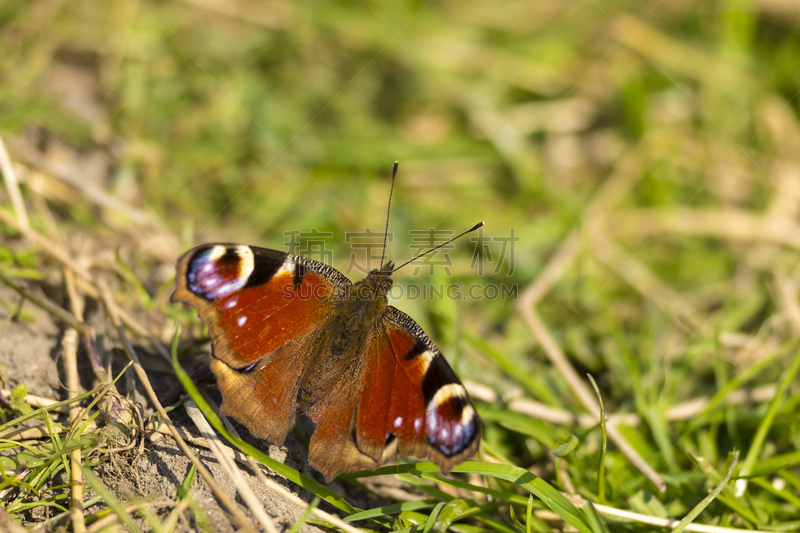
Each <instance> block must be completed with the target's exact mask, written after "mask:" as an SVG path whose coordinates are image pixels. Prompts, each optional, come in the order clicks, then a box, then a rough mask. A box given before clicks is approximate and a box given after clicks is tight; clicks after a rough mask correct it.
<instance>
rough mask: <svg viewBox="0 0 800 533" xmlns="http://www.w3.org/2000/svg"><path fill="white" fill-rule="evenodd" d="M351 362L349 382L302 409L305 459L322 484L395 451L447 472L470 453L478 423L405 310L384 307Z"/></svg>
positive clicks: (371, 465) (376, 463)
mask: <svg viewBox="0 0 800 533" xmlns="http://www.w3.org/2000/svg"><path fill="white" fill-rule="evenodd" d="M356 360H357V361H359V362H360V364H359V365H358V368H356V369H354V375H351V376H352V377H351V379H350V380H348V381H346V380H342V381H340V382H339V383H337V386H336V388H334V390H332V391H331V393H330V394H329V395H328V397H327V398H325V399H323V400H322V401H320V402H318V403H317V404H316V405H314V407H313V408H312V409H311V410H309V412H308V414H309V416H311V418H312V419H313V420H314V421H315V422H317V429H316V431H315V432H314V435H313V436H312V438H311V445H310V451H309V463H310V464H311V466H313V467H314V468H316V469H317V470H319V471H320V472H322V474H323V475H324V476H325V479H326V480H327V481H330V480H332V479H333V478H334V477H336V476H337V475H338V474H340V473H342V472H352V471H354V470H361V469H374V468H377V467H378V466H380V465H382V464H385V463H387V462H389V461H391V460H392V459H394V458H395V456H397V455H398V453H399V454H400V455H406V456H414V457H419V458H425V459H430V460H432V461H433V462H435V463H436V464H438V465H439V466H440V467H441V468H442V470H444V471H449V470H450V469H451V468H452V467H453V466H455V465H456V464H458V463H460V462H461V461H463V460H465V459H467V458H469V457H471V456H472V455H474V454H475V453H476V452H477V450H478V446H479V443H480V434H481V426H480V420H479V419H478V415H477V413H476V411H475V408H474V407H473V405H472V403H471V402H470V400H469V398H468V396H467V392H466V390H465V389H464V386H463V385H462V384H461V382H460V381H459V380H458V378H457V377H456V375H455V373H453V371H452V370H451V369H450V366H449V365H448V364H447V361H446V360H445V359H444V357H443V356H442V355H441V353H439V350H438V349H437V348H436V347H435V346H434V345H433V342H431V340H430V338H429V337H428V336H427V335H426V334H425V332H424V331H422V328H420V327H419V325H417V323H416V322H414V321H413V320H412V319H411V318H410V317H409V316H408V315H406V314H404V313H402V312H401V311H399V310H397V309H395V308H394V307H388V308H387V310H386V312H385V313H384V315H383V319H382V320H381V321H380V322H379V323H378V325H377V327H376V328H375V330H374V331H373V333H372V334H371V335H370V338H369V340H368V342H367V346H366V347H365V350H364V352H362V353H361V354H359V356H358V357H357V358H356ZM354 384H356V386H355V387H354ZM358 384H360V387H359V386H358ZM334 397H335V398H336V399H337V401H335V402H334V401H326V400H328V398H334Z"/></svg>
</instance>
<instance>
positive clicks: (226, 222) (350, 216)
mask: <svg viewBox="0 0 800 533" xmlns="http://www.w3.org/2000/svg"><path fill="white" fill-rule="evenodd" d="M799 18H800V4H797V3H795V2H781V1H778V0H760V1H756V0H753V1H747V0H729V1H716V2H689V1H685V0H670V1H667V0H664V1H660V2H644V3H643V2H632V1H588V2H583V1H570V2H529V1H508V2H479V1H452V0H451V1H437V2H371V1H365V2H337V1H323V0H320V1H314V2H307V3H297V2H283V1H269V2H256V1H251V0H231V1H223V0H205V1H200V0H172V1H149V0H148V1H141V2H140V1H133V0H108V1H104V2H99V1H83V2H65V1H63V0H39V1H36V2H28V1H22V0H4V1H3V2H2V3H0V49H2V53H1V54H0V132H2V134H3V135H4V136H5V137H6V140H7V142H8V144H9V146H10V149H11V151H12V155H14V156H15V157H17V158H19V159H20V160H21V161H22V162H24V163H25V164H26V165H28V168H29V170H31V169H32V170H31V172H30V173H29V174H27V175H25V176H24V177H23V178H24V179H23V184H24V186H25V187H29V188H30V190H31V191H33V192H32V193H31V194H35V195H40V196H41V197H42V198H44V200H45V201H46V202H47V204H48V205H49V206H50V207H51V208H52V210H53V211H54V213H55V215H56V217H57V219H58V221H59V223H60V224H63V225H64V227H65V228H67V229H66V230H65V231H79V230H80V231H86V230H88V231H91V232H95V233H97V234H100V235H103V236H104V237H103V238H105V239H108V240H109V241H111V242H114V241H117V244H119V243H124V244H125V246H126V247H127V248H130V249H131V250H135V251H136V253H131V254H130V257H132V258H133V259H132V265H131V267H132V268H133V269H134V270H135V271H136V272H137V273H138V274H139V275H140V276H141V277H142V278H143V279H144V280H145V283H146V285H147V286H148V288H152V289H153V290H152V292H155V293H158V294H160V295H161V301H162V302H163V300H164V299H165V298H166V295H168V287H169V283H170V279H169V271H168V270H164V269H163V268H162V267H163V265H170V264H172V263H173V261H174V258H175V257H176V256H177V255H178V254H179V253H180V252H181V251H182V250H183V249H185V248H186V247H188V246H189V245H190V244H191V243H193V242H197V241H207V240H226V241H234V242H244V243H249V244H254V245H260V246H266V247H272V248H282V247H283V245H284V242H285V241H286V237H285V236H284V232H286V231H290V230H300V231H308V230H310V229H311V228H316V229H317V230H319V231H323V232H331V233H332V235H333V237H331V238H330V239H329V240H328V241H327V244H328V246H329V247H330V248H331V249H332V250H333V251H334V256H333V265H334V266H335V267H337V268H339V269H340V270H344V269H345V267H346V265H347V261H348V257H349V253H350V249H349V245H348V244H347V243H346V242H345V239H344V234H345V233H346V232H353V231H362V230H363V229H364V228H365V227H370V228H372V229H373V230H374V231H382V228H383V223H384V217H385V209H386V201H387V198H388V193H389V178H390V173H391V166H392V163H393V162H394V161H395V160H399V161H400V172H399V175H398V182H397V186H396V188H395V194H394V200H393V211H392V219H391V223H390V229H391V230H392V231H393V232H394V234H395V237H396V238H395V242H394V243H393V244H392V246H391V247H390V255H391V257H392V258H393V259H395V260H397V261H402V260H404V259H407V258H408V257H409V254H410V251H409V250H410V248H409V246H410V245H411V237H410V236H409V231H410V230H420V229H422V230H427V229H428V228H432V227H433V228H437V229H440V230H454V231H456V232H458V231H462V230H464V229H466V228H468V227H470V226H472V225H473V224H474V223H476V222H478V221H480V220H483V221H485V222H486V228H485V234H486V235H487V236H508V235H509V234H510V232H511V231H512V228H513V231H514V232H515V235H516V236H517V237H519V239H520V240H519V242H517V243H516V245H515V247H514V253H513V256H506V257H505V258H504V260H505V261H506V263H504V266H506V267H509V268H504V269H502V270H501V272H499V273H496V274H495V273H492V272H491V270H492V269H487V270H489V271H490V272H488V273H485V275H484V276H479V275H478V273H477V272H476V270H475V269H474V268H471V263H472V258H473V252H474V249H475V243H473V242H470V241H469V239H467V238H465V239H462V240H461V241H460V242H459V243H458V244H457V247H456V250H455V251H454V252H452V253H451V256H452V258H453V260H454V264H453V268H452V276H451V277H450V278H447V279H440V278H436V281H437V282H442V283H445V282H447V281H448V279H452V280H456V281H458V282H461V283H466V284H469V283H478V284H486V283H505V284H510V285H513V284H516V285H517V286H518V287H519V290H520V291H523V290H524V289H525V288H526V287H527V286H529V284H531V283H532V282H533V281H534V280H536V279H537V276H539V275H540V274H541V273H542V271H543V268H544V266H545V265H546V264H547V262H548V261H550V259H551V257H552V256H553V254H554V253H555V251H556V250H558V249H559V247H560V246H562V244H564V243H565V242H566V239H567V238H568V235H570V232H571V231H573V230H575V231H576V232H577V233H576V235H577V242H578V248H579V250H578V251H577V253H576V257H575V260H574V261H572V262H570V263H568V264H567V265H565V267H564V268H562V269H560V270H559V271H558V275H557V277H556V280H555V283H554V284H553V286H552V290H551V291H548V292H547V294H546V295H545V296H544V297H543V299H542V301H541V304H540V305H539V311H540V313H541V314H542V317H543V319H544V320H545V322H546V323H547V324H548V325H549V326H550V327H551V328H552V330H553V333H554V334H555V336H556V339H557V341H558V342H559V344H560V345H561V346H562V347H563V348H564V350H565V351H566V353H567V355H568V357H570V359H571V361H572V362H573V365H575V366H576V367H577V368H578V370H579V371H580V372H592V373H593V374H594V375H595V376H596V377H597V379H598V382H599V383H600V388H601V391H602V392H603V395H604V398H605V399H606V401H607V408H609V409H613V410H630V411H634V412H638V413H640V414H642V415H643V416H644V419H645V420H646V422H647V423H646V424H645V425H646V426H647V427H646V428H643V429H642V428H640V430H639V431H638V432H635V434H634V432H632V436H631V438H632V439H633V440H634V443H635V445H636V446H639V447H640V449H641V450H642V451H643V453H645V455H646V456H647V457H648V460H649V461H650V462H651V464H654V465H655V466H656V467H657V468H658V469H659V470H670V471H678V470H679V469H681V468H692V467H693V466H692V465H693V463H692V462H691V460H690V459H689V458H688V455H686V454H685V452H696V453H698V454H703V455H704V456H706V457H707V458H708V459H709V461H711V462H715V461H724V458H725V452H726V451H727V450H728V449H731V448H732V447H738V448H739V449H747V448H748V446H749V444H750V438H751V436H752V430H753V429H754V427H755V424H756V423H757V421H758V419H759V416H760V414H763V410H762V411H758V410H756V411H754V412H753V413H752V414H753V416H752V417H750V418H747V417H745V418H746V419H742V420H738V419H737V421H736V424H742V425H741V426H736V424H733V425H729V426H725V425H724V424H723V425H722V426H721V427H717V426H714V429H713V431H711V430H706V429H702V430H701V429H698V427H696V426H692V427H691V428H687V427H686V426H681V425H680V423H675V424H673V425H670V426H668V425H667V422H666V419H665V418H664V412H665V411H666V410H667V409H668V408H669V407H670V406H672V405H674V404H676V403H677V402H680V401H684V400H688V399H692V398H696V397H706V396H708V395H711V394H713V393H714V392H715V391H717V390H722V389H723V388H724V387H725V385H726V384H728V383H729V382H730V380H731V379H733V378H734V377H736V376H738V375H739V374H740V372H743V371H744V369H747V368H749V367H750V366H751V365H752V364H754V362H756V361H758V360H760V359H761V358H762V357H763V356H764V355H765V354H766V353H772V352H771V351H770V350H774V349H775V348H776V347H782V346H785V345H786V343H788V342H789V341H791V340H792V339H794V338H795V337H796V335H797V334H798V332H800V311H798V306H797V287H798V283H800V270H798V255H797V250H798V248H800V237H799V236H800V226H798V224H797V222H796V221H797V217H798V216H800V209H799V207H800V204H799V203H798V201H797V200H798V198H800V126H799V125H798V120H797V119H798V100H797V95H798V91H800V68H798V65H800V26H798V19H799ZM37 158H38V159H37ZM48 165H49V166H48ZM56 167H57V168H61V169H62V171H63V173H64V175H65V176H69V175H73V176H77V177H78V181H81V182H82V183H83V185H81V186H75V185H74V184H73V185H70V184H69V180H66V178H64V177H62V178H58V179H55V181H54V182H50V181H47V180H48V179H52V178H48V177H47V176H45V178H42V179H44V180H45V181H44V182H40V181H36V179H35V178H37V176H36V173H37V169H38V170H42V171H46V172H44V174H48V173H49V174H57V173H56V172H55V171H53V168H56ZM48 169H49V170H48ZM620 175H622V178H619V176H620ZM615 176H617V178H619V179H620V180H621V181H622V182H624V183H627V185H623V186H621V188H620V189H619V191H620V192H619V194H618V197H614V198H613V199H612V200H609V201H607V202H606V201H601V202H600V205H601V209H600V211H603V213H604V214H603V220H602V222H601V221H600V220H599V219H598V220H595V219H592V218H590V216H589V214H588V213H587V206H590V205H592V202H593V201H594V199H596V198H597V194H598V191H599V190H601V187H602V186H603V184H606V183H609V182H610V181H611V180H613V179H615V178H614V177H615ZM25 180H28V181H27V182H26V181H25ZM626 180H627V181H626ZM37 183H46V184H47V183H56V184H60V185H58V186H56V185H48V186H41V184H40V185H39V186H37V185H36V184H37ZM65 183H66V185H65ZM25 190H26V191H27V190H28V189H25ZM92 191H95V192H96V191H104V194H107V195H108V197H111V198H116V199H118V200H121V201H122V202H124V203H125V204H126V205H130V206H132V207H133V208H134V209H133V210H132V211H130V212H128V211H126V210H125V209H121V208H116V207H109V204H108V203H107V202H105V201H104V200H102V201H101V200H98V199H97V198H96V197H94V196H93V193H92ZM612 196H613V194H612ZM104 198H105V197H104ZM139 215H142V218H137V217H138V216H139ZM34 225H37V226H38V227H45V226H46V220H44V219H43V218H42V217H41V216H34ZM143 228H144V229H143ZM154 228H157V229H154ZM171 235H178V236H180V237H179V238H175V239H173V240H169V238H172V237H169V236H171ZM168 237H169V238H168ZM165 239H166V240H165ZM162 241H163V242H162ZM500 251H501V249H500V245H498V244H496V243H495V244H494V245H493V247H492V248H491V253H492V254H494V255H493V256H492V257H491V258H490V257H489V256H488V255H487V256H486V257H484V259H486V260H487V261H488V260H489V259H492V260H494V259H496V257H497V256H498V254H499V253H500ZM426 270H427V269H423V270H422V273H421V274H420V275H419V276H418V277H416V278H413V279H408V278H407V277H405V276H407V275H408V274H410V270H408V269H407V270H406V271H405V272H404V273H403V275H399V276H398V277H399V278H400V279H401V280H402V282H403V283H406V282H412V283H415V284H421V283H427V282H428V281H429V276H428V275H427V273H426ZM509 270H510V271H511V272H509ZM154 272H155V273H154ZM434 277H435V276H434ZM548 288H549V287H548ZM514 304H515V302H514V301H513V300H509V299H504V300H492V301H487V300H480V301H464V302H452V301H436V302H419V301H415V302H405V303H404V304H403V305H399V306H400V307H402V308H403V309H404V310H405V311H407V312H409V313H410V314H412V315H413V316H414V317H415V318H416V319H417V320H418V321H419V322H420V323H422V325H423V326H424V327H425V328H426V329H427V330H428V331H429V332H430V333H431V334H432V336H433V337H434V338H435V339H436V341H437V343H438V344H439V345H440V347H441V348H442V351H443V352H445V353H446V354H447V355H448V358H450V360H451V361H455V366H456V369H457V371H459V372H460V373H461V374H462V375H463V376H465V377H467V378H477V379H478V380H479V381H483V382H487V383H489V384H491V385H494V386H496V387H498V389H499V390H501V391H503V390H506V389H507V388H509V387H511V388H515V387H516V388H520V389H522V390H525V391H527V393H528V394H529V395H530V396H531V397H533V398H534V399H538V400H542V401H545V402H547V403H550V404H552V405H556V406H560V407H564V408H567V409H580V407H579V403H578V402H577V401H576V400H575V399H574V396H573V395H572V393H571V392H570V390H569V389H568V387H567V386H566V384H564V382H563V380H561V378H560V376H559V374H558V372H557V371H556V370H554V369H553V368H552V366H551V365H550V364H549V363H548V361H547V359H546V358H545V357H544V355H543V354H542V352H541V350H540V349H539V348H538V345H537V344H536V342H534V340H533V337H532V336H531V334H530V332H529V331H528V330H527V329H526V326H525V324H524V322H523V321H522V320H521V319H520V318H519V312H518V310H517V309H516V308H515V306H514ZM462 355H463V356H464V357H462ZM782 369H783V365H781V364H780V363H777V362H776V363H775V364H769V365H765V367H764V368H763V369H760V370H759V373H756V374H754V375H753V378H752V380H751V381H750V382H748V383H752V386H756V385H758V384H759V383H774V382H775V380H776V379H777V378H778V377H779V376H780V373H781V370H782ZM523 374H524V375H523ZM748 379H750V378H748ZM749 386H750V385H748V387H749ZM792 398H793V399H792V402H794V403H790V405H797V401H798V397H797V396H796V394H795V396H793V397H792ZM759 413H760V414H759ZM711 414H713V413H708V412H707V413H705V415H708V416H710V415H711ZM783 423H785V424H786V427H785V428H784V430H789V431H784V430H781V431H779V433H778V434H775V435H772V436H771V437H770V439H771V440H772V447H771V448H770V450H769V451H770V452H772V453H779V452H786V451H787V450H794V449H796V447H797V445H798V442H797V436H796V435H797V433H796V432H794V430H793V429H792V428H796V426H797V420H796V417H795V418H788V419H783ZM734 426H735V427H734ZM503 431H504V430H503V429H502V428H500V427H499V426H493V425H492V424H491V423H490V424H488V425H487V431H486V438H487V440H488V441H490V442H493V443H494V445H495V446H497V447H498V449H500V450H502V451H504V452H505V453H507V454H508V455H509V456H511V457H517V458H518V459H517V461H518V462H519V464H522V465H526V464H530V463H532V462H535V461H536V460H537V458H540V457H541V454H542V453H543V451H542V448H541V447H540V446H539V445H538V444H536V443H530V442H527V443H526V444H521V443H520V442H517V441H513V440H511V441H510V440H509V439H508V438H507V435H506V434H505V433H503ZM618 467H619V468H622V467H621V466H619V465H618ZM620 479H622V477H620ZM631 483H632V486H633V485H635V484H636V483H638V481H637V482H634V481H632V482H631Z"/></svg>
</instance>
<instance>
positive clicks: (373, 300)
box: [172, 163, 482, 482]
mask: <svg viewBox="0 0 800 533" xmlns="http://www.w3.org/2000/svg"><path fill="white" fill-rule="evenodd" d="M396 173H397V163H395V166H394V172H393V175H392V186H394V177H395V175H396ZM390 202H391V195H390ZM387 224H388V213H387ZM481 225H482V223H481V224H478V225H477V226H475V227H474V228H472V229H471V230H469V231H473V230H475V229H477V228H478V227H480V226H481ZM469 231H468V232H469ZM468 232H465V233H468ZM462 235H463V234H462ZM385 246H386V244H385V242H384V250H385ZM396 270H397V269H396V268H395V266H394V263H392V262H391V261H388V262H386V263H384V264H383V265H382V266H381V268H380V269H378V270H372V271H371V272H370V273H369V274H368V275H367V277H366V279H364V280H362V281H360V282H358V283H356V284H353V283H352V282H351V281H350V280H349V279H348V278H347V277H346V276H345V275H344V274H342V273H340V272H339V271H337V270H335V269H334V268H332V267H330V266H328V265H326V264H324V263H321V262H319V261H315V260H312V259H309V258H305V257H300V256H296V255H292V254H289V253H286V252H281V251H278V250H269V249H265V248H257V247H255V246H247V245H243V244H203V245H200V246H197V247H196V248H193V249H191V250H189V251H188V252H186V253H185V254H184V255H183V256H182V257H181V258H180V259H179V260H178V266H177V287H176V289H175V292H174V293H173V295H172V301H173V302H185V303H187V304H189V305H191V306H192V307H194V308H195V309H197V311H198V313H199V315H200V317H201V318H202V319H203V320H204V321H205V322H206V323H207V324H208V329H209V333H210V335H211V339H212V342H213V358H212V361H211V370H212V371H213V372H214V374H215V376H216V378H217V382H218V385H219V389H220V391H221V393H222V406H221V412H222V414H225V415H230V416H233V417H234V418H236V419H237V420H239V421H240V422H242V423H243V424H244V425H246V426H247V427H248V428H249V429H250V431H251V433H253V435H255V436H257V437H260V438H264V439H266V440H267V441H269V442H271V443H273V444H277V445H280V444H282V443H283V441H284V439H285V438H286V435H287V434H288V433H289V431H290V430H291V429H292V427H293V426H294V422H295V417H296V415H297V414H298V413H304V414H306V415H308V416H309V417H310V418H311V419H312V420H313V421H314V422H315V423H316V429H315V431H314V433H313V435H312V437H311V442H310V444H309V464H310V465H311V466H313V467H314V468H316V469H317V470H318V471H319V472H321V473H322V475H323V476H324V477H325V480H326V481H327V482H330V481H332V480H333V478H335V477H336V476H337V475H338V474H340V473H343V472H352V471H355V470H363V469H375V468H377V467H379V466H381V465H383V464H385V463H387V462H389V461H391V460H392V459H394V458H395V457H396V456H397V455H398V454H399V455H403V456H413V457H418V458H425V459H430V460H432V461H433V462H434V463H436V464H437V465H439V466H440V467H441V468H442V470H444V471H449V470H450V469H451V468H452V467H453V466H455V465H456V464H458V463H460V462H461V461H463V460H465V459H467V458H469V457H471V456H472V455H474V454H475V453H476V452H477V450H478V445H479V443H480V434H481V425H480V421H479V419H478V415H477V413H476V411H475V408H474V407H473V405H472V403H471V402H470V400H469V397H468V396H467V392H466V390H465V389H464V386H463V385H462V384H461V382H460V381H459V380H458V378H457V377H456V375H455V373H453V371H452V370H451V368H450V366H449V365H448V364H447V361H446V360H445V359H444V357H443V356H442V355H441V353H440V352H439V350H438V349H437V348H436V346H435V345H434V344H433V342H432V341H431V339H430V338H429V337H428V336H427V335H426V334H425V332H424V331H423V330H422V328H420V326H419V325H418V324H417V323H416V322H414V320H412V319H411V317H409V316H408V315H406V314H405V313H403V312H402V311H400V310H398V309H396V308H395V307H392V306H390V305H389V304H388V301H387V293H388V291H389V289H390V288H391V286H392V278H391V276H392V273H393V272H395V271H396Z"/></svg>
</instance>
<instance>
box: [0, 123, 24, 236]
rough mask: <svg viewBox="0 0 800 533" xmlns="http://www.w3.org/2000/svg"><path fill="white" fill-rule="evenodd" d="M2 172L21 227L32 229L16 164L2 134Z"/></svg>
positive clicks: (0, 143) (0, 147)
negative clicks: (15, 167) (15, 169)
mask: <svg viewBox="0 0 800 533" xmlns="http://www.w3.org/2000/svg"><path fill="white" fill-rule="evenodd" d="M0 172H2V173H3V178H4V179H5V182H6V189H8V195H9V196H10V197H11V205H13V206H14V213H15V214H16V215H17V220H18V221H19V225H20V227H21V228H25V229H30V227H31V223H30V221H29V220H28V210H27V209H25V201H24V200H23V199H22V193H20V191H19V180H18V179H17V173H16V172H15V171H14V164H13V163H12V162H11V158H10V157H9V155H8V150H6V145H5V143H4V142H3V137H2V136H0Z"/></svg>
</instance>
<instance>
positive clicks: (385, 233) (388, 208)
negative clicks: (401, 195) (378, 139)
mask: <svg viewBox="0 0 800 533" xmlns="http://www.w3.org/2000/svg"><path fill="white" fill-rule="evenodd" d="M399 165H400V164H399V163H398V162H397V161H395V162H394V168H393V169H392V188H391V189H389V207H387V208H386V229H385V230H384V232H383V251H382V252H381V268H383V260H384V259H386V241H387V239H388V238H389V213H390V212H391V210H392V193H394V178H395V176H397V167H398V166H399ZM395 270H397V269H395Z"/></svg>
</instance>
